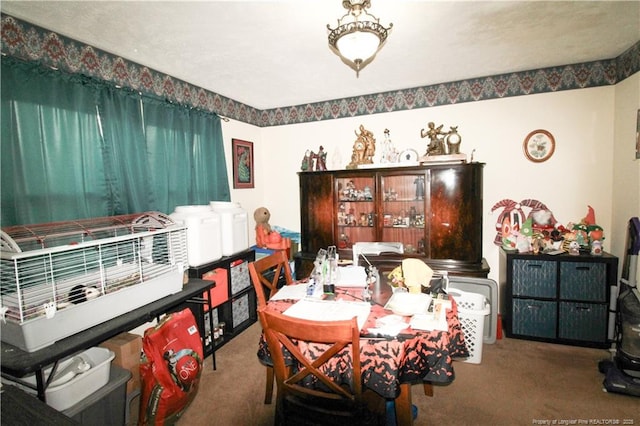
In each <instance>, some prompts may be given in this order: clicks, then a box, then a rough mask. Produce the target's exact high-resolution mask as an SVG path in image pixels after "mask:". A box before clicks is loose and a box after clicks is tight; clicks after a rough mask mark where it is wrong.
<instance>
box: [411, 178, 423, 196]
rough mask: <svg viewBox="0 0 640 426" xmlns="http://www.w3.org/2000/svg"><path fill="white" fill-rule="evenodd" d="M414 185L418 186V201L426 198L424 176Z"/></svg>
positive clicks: (417, 179)
mask: <svg viewBox="0 0 640 426" xmlns="http://www.w3.org/2000/svg"><path fill="white" fill-rule="evenodd" d="M413 183H415V184H416V200H422V199H423V198H424V176H418V177H417V178H416V180H414V181H413Z"/></svg>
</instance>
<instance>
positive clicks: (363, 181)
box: [336, 176, 377, 249]
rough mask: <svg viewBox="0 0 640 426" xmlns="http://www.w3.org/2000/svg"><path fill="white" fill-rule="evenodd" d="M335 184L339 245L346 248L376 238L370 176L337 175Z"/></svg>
mask: <svg viewBox="0 0 640 426" xmlns="http://www.w3.org/2000/svg"><path fill="white" fill-rule="evenodd" d="M336 185H337V197H336V199H337V205H336V217H337V221H336V223H337V233H338V235H337V236H336V241H337V245H338V248H339V249H348V248H351V247H352V246H353V244H354V243H357V242H370V241H377V240H376V207H375V206H376V204H375V201H376V200H375V195H376V187H375V180H374V178H373V176H364V177H363V176H345V177H339V178H337V179H336Z"/></svg>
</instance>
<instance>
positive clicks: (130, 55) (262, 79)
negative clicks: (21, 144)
mask: <svg viewBox="0 0 640 426" xmlns="http://www.w3.org/2000/svg"><path fill="white" fill-rule="evenodd" d="M371 3H372V7H371V9H370V12H371V13H372V14H374V15H376V16H377V17H379V18H380V23H381V24H383V25H385V26H387V25H388V24H389V23H390V22H391V23H393V29H392V31H391V34H390V36H389V39H388V41H387V44H386V45H385V46H384V48H383V49H382V50H381V52H380V53H379V54H378V56H377V57H376V59H375V60H374V61H373V62H372V63H371V64H370V65H368V66H367V67H366V68H365V69H364V70H362V71H361V72H360V77H359V78H356V75H355V72H354V71H353V70H351V69H350V68H349V67H347V66H346V65H344V64H343V63H342V62H341V61H340V59H339V58H338V57H337V56H336V55H334V54H333V53H332V52H331V51H330V50H329V47H328V44H327V24H330V25H331V26H332V27H335V25H336V23H337V19H338V18H339V17H340V16H342V15H343V14H344V12H345V9H343V7H342V1H341V0H297V1H293V0H289V1H253V2H247V1H237V0H227V1H194V2H188V1H97V2H96V1H77V2H74V1H62V2H58V1H12V0H2V2H1V3H0V9H1V10H2V12H3V13H7V14H9V15H12V16H14V17H16V18H19V19H22V20H24V21H27V22H30V23H32V24H35V25H39V26H42V27H44V28H46V29H48V30H52V31H55V32H57V33H59V34H61V35H64V36H67V37H71V38H73V39H75V40H78V41H80V42H84V43H87V44H89V45H92V46H95V47H97V48H100V49H102V50H105V51H107V52H110V53H112V54H115V55H118V56H122V57H123V58H125V59H128V60H130V61H133V62H136V63H139V64H141V65H145V66H147V67H149V68H152V69H155V70H157V71H160V72H163V73H166V74H169V75H171V76H173V77H176V78H179V79H182V80H184V81H187V82H189V83H191V84H194V85H196V86H200V87H203V88H205V89H208V90H211V91H212V92H215V93H218V94H221V95H223V96H226V97H229V98H231V99H234V100H236V101H239V102H242V103H244V104H247V105H249V106H252V107H255V108H258V109H269V108H275V107H285V106H292V105H299V104H305V103H311V102H319V101H325V100H332V99H339V98H345V97H350V96H357V95H364V94H370V93H379V92H385V91H390V90H396V89H407V88H413V87H420V86H427V85H431V84H437V83H443V82H450V81H456V80H463V79H469V78H474V77H483V76H490V75H496V74H501V73H509V72H516V71H525V70H531V69H537V68H544V67H550V66H557V65H567V64H572V63H580V62H588V61H593V60H601V59H612V58H615V57H617V56H618V55H620V54H621V53H623V52H624V51H625V50H627V49H628V48H629V47H631V46H633V45H634V44H635V43H636V42H637V41H638V40H640V2H638V1H624V2H614V1H566V2H563V1H552V2H540V1H493V2H482V1H471V2H462V1H429V2H427V1H416V0H414V1H408V0H372V1H371Z"/></svg>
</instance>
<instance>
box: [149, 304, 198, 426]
mask: <svg viewBox="0 0 640 426" xmlns="http://www.w3.org/2000/svg"><path fill="white" fill-rule="evenodd" d="M142 349H143V351H144V355H145V358H146V359H144V360H143V362H142V363H141V364H140V378H141V380H142V396H141V399H140V420H139V423H140V424H141V425H163V424H173V423H175V422H176V421H177V420H178V418H179V417H180V416H181V415H182V413H184V411H185V410H186V409H187V407H188V406H189V404H190V403H191V401H193V398H195V396H196V393H197V391H198V384H199V381H200V373H201V371H202V358H203V354H202V340H201V338H200V332H199V331H198V327H197V326H196V321H195V318H194V317H193V314H192V313H191V311H190V310H189V309H188V308H187V309H184V310H183V311H180V312H176V313H173V314H171V315H167V316H166V317H165V318H164V319H163V320H162V322H161V323H160V324H158V325H156V326H155V327H153V328H149V329H147V330H146V331H145V333H144V337H143V339H142Z"/></svg>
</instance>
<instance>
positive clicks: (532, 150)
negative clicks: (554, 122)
mask: <svg viewBox="0 0 640 426" xmlns="http://www.w3.org/2000/svg"><path fill="white" fill-rule="evenodd" d="M522 149H523V150H524V155H525V156H526V157H527V158H528V159H529V160H530V161H533V162H534V163H542V162H543V161H547V160H548V159H549V158H551V156H552V155H553V152H554V151H555V149H556V140H555V139H554V138H553V135H552V134H551V133H549V132H548V131H546V130H542V129H538V130H534V131H533V132H531V133H529V134H528V135H527V137H526V138H524V144H523V145H522Z"/></svg>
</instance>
